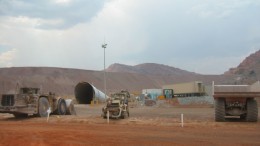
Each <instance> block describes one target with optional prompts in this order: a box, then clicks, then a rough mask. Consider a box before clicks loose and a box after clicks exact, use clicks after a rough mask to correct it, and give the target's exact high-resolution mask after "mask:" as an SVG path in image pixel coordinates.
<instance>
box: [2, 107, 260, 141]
mask: <svg viewBox="0 0 260 146" xmlns="http://www.w3.org/2000/svg"><path fill="white" fill-rule="evenodd" d="M101 108H102V106H101V105H100V106H86V105H77V106H76V111H77V115H76V116H56V115H52V116H51V117H50V119H49V122H48V123H47V122H46V118H37V117H31V118H27V119H15V118H13V116H12V115H10V114H0V129H1V130H0V145H200V146H201V145H243V146H245V145H248V146H253V145H260V123H259V122H257V123H246V122H236V121H233V122H224V123H216V122H214V109H213V108H212V107H209V106H205V107H194V106H190V107H172V106H162V107H160V106H157V107H135V108H131V109H130V117H129V118H127V119H118V120H116V119H111V120H110V122H109V124H108V123H107V120H106V119H103V118H101V117H100V114H101ZM182 113H183V114H184V127H181V124H180V115H181V114H182ZM259 121H260V118H259Z"/></svg>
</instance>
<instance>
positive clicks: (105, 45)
mask: <svg viewBox="0 0 260 146" xmlns="http://www.w3.org/2000/svg"><path fill="white" fill-rule="evenodd" d="M106 47H107V44H106V43H105V42H104V44H102V48H104V90H105V98H106V97H107V93H106V90H107V89H106V88H107V87H106Z"/></svg>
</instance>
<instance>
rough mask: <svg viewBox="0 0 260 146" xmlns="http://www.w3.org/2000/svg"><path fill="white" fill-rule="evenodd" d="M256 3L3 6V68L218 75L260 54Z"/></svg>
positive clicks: (21, 2)
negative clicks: (141, 68) (159, 69)
mask: <svg viewBox="0 0 260 146" xmlns="http://www.w3.org/2000/svg"><path fill="white" fill-rule="evenodd" d="M259 16H260V1H259V0H210V1H209V0H185V1H183V0H163V1H158V0H95V1H93V0H37V1H35V0H11V1H10V0H0V32H1V33H0V67H16V66H50V67H65V68H79V69H87V70H102V69H103V51H104V50H103V49H102V48H101V44H102V43H103V42H104V38H105V41H106V43H108V46H107V48H106V66H109V65H110V64H113V63H121V64H127V65H136V64H140V63H159V64H165V65H169V66H173V67H177V68H181V69H184V70H188V71H192V72H197V73H201V74H222V73H223V72H225V71H227V70H228V69H229V68H231V67H236V66H237V65H238V64H239V63H240V62H241V61H242V60H243V59H244V58H245V57H247V56H248V55H250V54H251V53H254V52H255V51H257V50H259V49H260V17H259Z"/></svg>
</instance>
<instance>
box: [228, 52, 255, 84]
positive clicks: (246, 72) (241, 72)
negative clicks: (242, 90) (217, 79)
mask: <svg viewBox="0 0 260 146" xmlns="http://www.w3.org/2000/svg"><path fill="white" fill-rule="evenodd" d="M225 75H236V76H237V78H236V79H235V82H236V83H238V84H242V83H243V84H252V83H254V82H255V81H258V80H260V50H258V51H257V52H255V53H253V54H251V55H249V56H248V57H247V58H246V59H245V60H244V61H242V62H241V63H240V64H239V65H238V66H237V67H236V68H231V69H229V71H227V72H225Z"/></svg>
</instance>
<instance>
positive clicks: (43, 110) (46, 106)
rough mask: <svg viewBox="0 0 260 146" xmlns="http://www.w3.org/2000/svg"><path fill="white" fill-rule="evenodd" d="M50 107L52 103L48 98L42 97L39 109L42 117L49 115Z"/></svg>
mask: <svg viewBox="0 0 260 146" xmlns="http://www.w3.org/2000/svg"><path fill="white" fill-rule="evenodd" d="M49 108H50V103H49V101H48V99H47V98H45V97H41V98H40V99H39V109H38V115H39V116H40V117H47V116H48V112H47V110H48V109H49Z"/></svg>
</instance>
